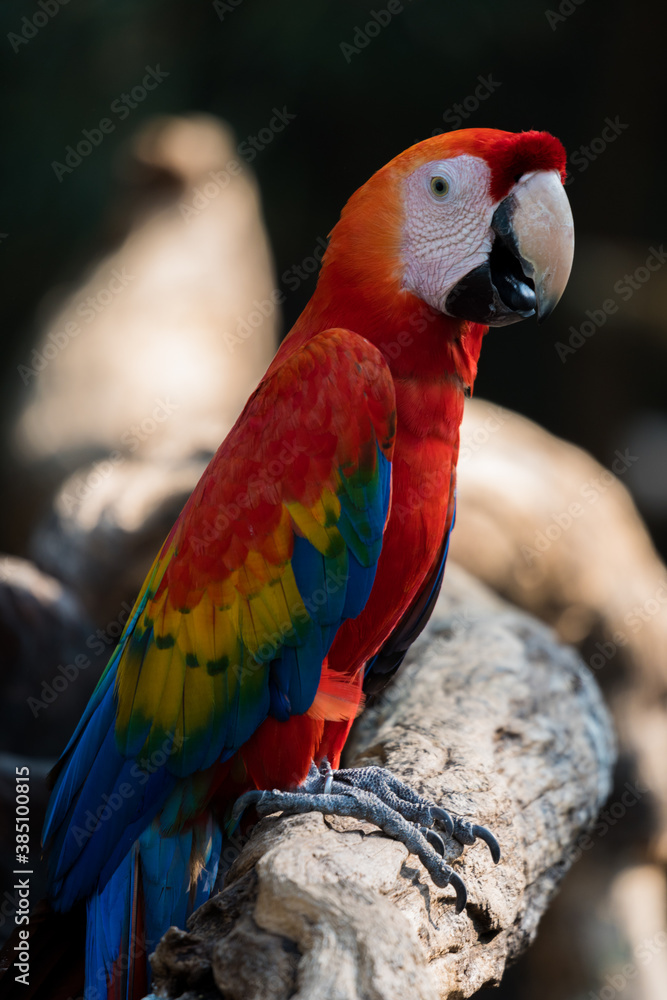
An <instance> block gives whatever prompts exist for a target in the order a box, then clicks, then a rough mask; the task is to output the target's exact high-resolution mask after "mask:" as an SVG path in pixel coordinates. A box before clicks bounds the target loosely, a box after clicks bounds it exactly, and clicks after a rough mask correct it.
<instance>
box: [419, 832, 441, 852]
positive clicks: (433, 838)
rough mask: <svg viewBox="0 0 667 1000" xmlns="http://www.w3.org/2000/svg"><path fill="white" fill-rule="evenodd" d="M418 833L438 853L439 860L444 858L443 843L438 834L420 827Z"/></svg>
mask: <svg viewBox="0 0 667 1000" xmlns="http://www.w3.org/2000/svg"><path fill="white" fill-rule="evenodd" d="M419 829H420V832H421V833H422V835H423V836H424V837H426V839H427V840H428V842H429V844H430V845H431V847H432V848H433V849H434V850H435V851H437V852H438V854H439V855H440V857H441V858H444V856H445V842H444V840H443V839H442V837H441V836H440V834H439V833H436V831H435V830H429V829H428V827H425V826H422V827H420V828H419Z"/></svg>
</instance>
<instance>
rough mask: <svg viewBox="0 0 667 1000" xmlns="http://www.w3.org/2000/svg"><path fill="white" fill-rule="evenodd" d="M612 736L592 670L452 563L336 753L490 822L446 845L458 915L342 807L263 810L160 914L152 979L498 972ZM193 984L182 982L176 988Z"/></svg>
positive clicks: (547, 887) (518, 945)
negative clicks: (215, 873)
mask: <svg viewBox="0 0 667 1000" xmlns="http://www.w3.org/2000/svg"><path fill="white" fill-rule="evenodd" d="M613 762H614V741H613V737H612V733H611V726H610V722H609V717H608V714H607V711H606V709H605V707H604V705H603V702H602V699H601V696H600V693H599V691H598V688H597V686H596V684H595V682H594V681H593V678H592V676H591V674H590V673H589V672H588V670H587V669H586V668H585V667H584V666H583V664H582V663H581V661H580V660H579V658H578V656H577V655H576V654H575V653H574V652H573V651H572V650H571V649H568V648H566V647H563V646H561V645H559V644H558V642H557V641H556V640H555V639H554V637H553V634H552V633H551V632H550V631H549V630H548V629H547V628H546V627H545V626H543V625H541V624H540V623H538V622H537V621H536V620H535V619H533V618H531V617H529V616H528V615H526V614H524V613H522V612H519V611H517V610H515V609H513V608H511V607H510V606H508V605H507V604H505V603H503V602H501V601H500V600H499V599H498V598H496V597H494V596H492V595H491V594H490V592H489V591H487V590H486V589H484V588H483V587H482V586H481V585H480V584H478V583H476V582H474V581H473V580H472V579H471V578H470V577H468V576H467V575H466V574H465V573H464V572H463V571H461V570H458V569H457V568H456V567H455V566H450V567H449V568H448V573H447V580H446V586H445V589H444V593H443V595H442V597H441V599H440V601H439V604H438V606H437V608H436V612H435V614H434V616H433V619H432V621H431V624H430V625H429V627H428V629H427V631H426V632H425V634H424V635H423V636H422V638H421V639H420V640H419V642H418V643H417V644H416V646H415V647H414V648H413V651H412V652H411V654H410V659H409V661H408V662H407V664H406V667H405V669H404V671H403V673H402V675H401V676H400V677H399V679H398V680H397V682H396V683H395V684H394V685H393V687H392V688H391V689H390V691H389V692H388V694H387V696H386V697H385V698H384V699H383V700H382V702H381V703H380V704H379V705H378V706H377V707H375V708H371V709H369V710H368V711H367V712H366V713H365V714H364V716H363V717H362V719H361V720H360V722H359V724H358V726H357V728H356V732H355V733H354V737H353V743H352V746H351V748H350V753H349V755H348V763H358V764H371V763H376V764H381V765H383V766H386V767H389V768H391V769H392V770H393V771H394V772H395V773H396V774H398V775H399V776H400V777H401V778H403V779H404V780H406V781H408V782H410V783H411V784H412V785H413V786H415V787H416V788H418V789H420V790H422V791H423V792H425V793H426V794H427V795H429V796H430V797H431V798H433V799H434V800H435V801H438V802H441V803H442V804H443V805H445V806H446V807H447V808H449V809H451V810H452V811H454V812H456V813H458V814H462V815H464V816H466V817H470V818H472V817H474V818H475V820H476V821H477V822H480V823H483V824H485V825H487V826H488V827H490V828H491V829H492V830H493V831H494V833H495V834H496V835H497V837H498V839H499V841H500V844H501V848H502V851H503V858H502V860H501V862H500V864H499V865H498V866H497V867H494V865H493V863H492V861H491V857H490V855H489V852H488V850H487V848H486V846H485V845H484V844H482V843H477V844H475V845H474V846H473V847H468V848H466V849H465V850H462V849H461V847H460V845H458V844H456V843H455V842H448V844H447V851H448V855H447V856H448V859H451V861H452V863H453V864H454V867H455V868H456V870H457V872H458V873H459V874H460V875H461V877H462V878H463V879H464V881H465V883H466V886H467V888H468V893H469V902H468V906H467V908H466V910H465V911H464V912H463V913H462V914H460V915H458V916H457V915H456V914H455V912H454V905H453V900H454V893H453V890H452V889H451V888H447V889H437V888H436V887H435V886H434V885H433V884H432V883H431V881H430V879H429V877H428V875H427V874H426V872H425V871H424V870H423V869H422V868H421V866H420V864H419V862H418V861H417V859H416V858H414V857H412V856H408V854H407V851H406V849H405V848H404V847H403V846H402V845H401V844H399V843H397V842H394V841H392V840H389V839H387V838H386V837H384V836H383V835H381V834H380V833H379V832H378V831H376V830H374V829H373V828H372V827H370V826H367V825H365V824H360V823H358V822H356V821H354V820H350V819H325V818H323V817H322V816H320V815H306V816H298V817H286V818H283V817H269V818H267V819H264V820H263V821H261V822H260V823H259V824H258V825H257V827H256V828H255V829H254V831H253V834H252V836H251V837H250V840H249V841H248V843H247V845H246V846H245V847H244V848H243V850H242V851H241V853H240V856H239V857H238V858H237V859H236V861H235V862H234V864H233V865H232V868H231V870H230V872H229V873H228V877H227V882H226V886H225V888H224V890H223V891H222V892H221V893H220V894H219V895H217V896H215V897H214V898H213V899H211V900H210V901H209V902H208V903H207V904H205V905H204V906H202V907H201V908H200V909H199V910H198V911H197V912H196V913H195V914H194V915H193V917H192V919H191V922H190V925H189V933H186V932H184V931H178V930H176V929H174V928H172V929H171V930H170V931H169V932H168V933H167V934H166V935H165V937H164V938H163V939H162V941H161V942H160V944H159V946H158V948H157V951H156V953H155V955H154V957H153V970H154V981H155V988H156V992H158V993H159V994H160V995H162V996H169V997H182V998H185V997H191V996H195V995H196V996H198V997H220V996H223V997H225V998H226V1000H255V998H256V1000H260V998H262V1000H283V998H287V997H292V996H294V997H297V998H298V1000H327V998H332V1000H333V998H334V997H335V998H336V1000H348V998H349V1000H353V998H358V997H363V998H369V1000H390V998H391V1000H408V998H409V1000H435V998H438V997H440V998H446V997H451V998H454V997H457V998H461V997H468V996H470V995H471V994H472V993H474V992H475V991H476V990H478V989H479V988H480V987H482V986H486V985H491V984H494V983H497V982H498V981H499V979H500V977H501V975H502V973H503V969H504V968H505V965H506V963H507V962H508V961H512V960H513V959H515V958H516V957H517V956H518V955H519V954H520V953H521V952H522V951H523V950H524V949H525V948H526V946H527V945H528V943H529V942H530V941H531V940H532V938H533V937H534V935H535V932H536V929H537V925H538V922H539V920H540V917H541V915H542V913H543V912H544V910H545V908H546V907H547V905H548V903H549V900H550V899H551V897H552V895H553V893H554V891H555V889H556V887H557V885H558V883H559V881H560V879H561V877H562V875H563V874H564V872H565V871H566V869H567V867H568V862H567V860H565V859H566V857H567V853H568V847H569V846H571V845H572V843H573V842H574V841H575V840H576V838H577V836H578V835H580V833H581V832H582V831H583V830H585V829H587V828H588V827H589V826H590V824H591V823H592V821H593V819H594V818H595V816H596V814H597V812H598V810H599V808H600V806H601V805H602V803H603V802H604V800H605V798H606V796H607V795H608V792H609V787H610V779H611V770H612V766H613ZM189 991H190V992H189Z"/></svg>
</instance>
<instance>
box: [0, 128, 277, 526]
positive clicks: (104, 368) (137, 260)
mask: <svg viewBox="0 0 667 1000" xmlns="http://www.w3.org/2000/svg"><path fill="white" fill-rule="evenodd" d="M122 172H123V176H124V178H125V188H124V190H123V194H122V196H121V197H120V201H121V203H122V208H121V209H120V210H119V215H121V216H122V217H123V218H126V219H129V220H130V222H129V231H128V232H127V235H126V236H125V239H124V240H123V242H122V245H120V246H119V247H118V248H117V249H116V250H115V251H114V252H112V253H109V254H108V255H107V256H106V257H105V258H104V259H102V260H99V261H97V262H96V263H95V264H94V265H93V266H92V267H91V270H90V273H89V274H88V276H87V277H86V278H85V280H84V281H83V283H82V284H81V285H79V286H77V287H76V288H73V289H67V290H64V289H59V290H57V291H55V292H54V293H53V295H52V296H51V297H50V300H49V301H46V302H44V303H43V307H42V317H43V319H42V326H43V331H44V332H43V334H42V336H41V337H40V339H39V342H38V343H37V345H36V347H35V349H34V351H33V352H32V354H31V355H30V357H29V358H26V363H25V364H24V365H23V366H22V367H21V368H20V369H19V374H20V375H21V377H22V379H23V381H24V383H25V385H26V398H25V402H24V404H23V406H22V408H21V412H20V414H19V415H18V418H17V421H16V425H15V429H14V434H13V441H12V445H13V449H12V451H13V463H14V470H15V475H14V479H15V480H17V479H19V480H20V486H15V487H14V490H15V498H14V508H15V509H14V514H15V520H16V525H17V529H16V530H19V532H20V531H21V526H22V530H23V532H25V531H26V530H29V527H30V524H31V521H32V519H34V517H35V514H36V511H38V510H39V509H40V507H41V508H42V509H43V507H44V506H45V505H46V504H47V503H48V498H49V496H50V495H51V494H52V493H53V491H54V490H55V489H56V488H57V486H58V484H59V483H61V482H62V480H63V479H64V478H65V477H67V476H68V475H71V474H72V473H73V472H74V471H75V470H76V469H79V468H81V467H82V466H85V465H88V464H89V463H91V462H92V461H95V460H106V459H109V458H111V460H115V461H121V460H127V459H129V458H138V457H140V458H147V457H149V456H150V458H151V460H156V459H157V458H158V457H160V458H165V457H166V458H168V459H169V461H173V460H175V459H177V458H178V459H183V458H190V457H191V456H193V455H196V454H198V453H199V452H207V453H208V452H211V451H213V450H215V449H216V448H217V446H218V444H219V443H220V441H221V440H222V439H223V437H224V436H225V434H226V432H227V431H228V430H229V427H230V426H231V424H232V422H233V421H234V419H235V418H236V416H237V414H238V412H239V411H240V409H241V407H242V406H243V404H244V403H245V401H246V398H247V396H248V394H249V392H250V391H251V389H252V388H253V386H254V385H255V383H256V382H257V381H258V379H259V378H260V377H261V375H262V374H263V372H264V370H265V368H266V366H267V364H268V362H269V360H270V358H271V357H272V355H273V353H274V350H275V346H276V331H277V327H278V321H279V315H278V310H277V307H276V304H275V301H274V299H272V291H273V290H274V284H275V282H274V276H273V269H272V263H271V258H270V251H269V247H268V243H267V239H266V235H265V232H264V228H263V224H262V220H261V214H260V206H259V197H258V192H257V187H256V184H255V181H254V179H253V177H252V174H251V172H250V170H249V169H248V168H247V166H246V165H245V164H244V163H243V161H242V159H241V158H240V157H239V156H238V154H237V152H236V149H235V145H234V140H233V137H232V136H231V134H230V132H229V131H228V129H227V128H226V127H225V126H223V125H222V123H220V122H219V121H218V120H216V119H214V118H212V117H208V116H204V115H196V116H191V117H189V118H186V117H183V118H161V119H157V120H155V121H153V122H151V123H150V124H149V125H148V126H146V127H145V128H144V129H143V130H142V131H141V132H140V133H139V134H138V135H137V136H136V137H135V139H134V142H133V144H132V146H131V148H130V150H129V154H128V160H127V161H126V162H125V164H124V167H123V171H122ZM122 228H125V229H127V225H125V224H123V226H122ZM56 299H58V300H59V301H58V302H56Z"/></svg>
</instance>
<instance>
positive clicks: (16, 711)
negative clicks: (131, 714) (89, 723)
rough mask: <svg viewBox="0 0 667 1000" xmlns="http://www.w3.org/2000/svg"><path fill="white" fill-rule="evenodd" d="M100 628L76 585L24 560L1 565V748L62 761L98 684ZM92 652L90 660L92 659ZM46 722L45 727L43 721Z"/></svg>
mask: <svg viewBox="0 0 667 1000" xmlns="http://www.w3.org/2000/svg"><path fill="white" fill-rule="evenodd" d="M92 631H93V628H92V625H91V623H90V620H89V618H88V616H87V615H86V613H85V611H84V609H83V607H82V606H81V604H80V603H79V601H78V600H77V598H76V597H75V595H74V594H73V593H72V591H71V590H69V588H67V587H65V586H63V584H62V583H60V582H59V581H58V580H54V579H53V578H52V577H49V576H46V575H45V574H44V573H41V572H40V571H39V570H37V569H36V568H35V567H34V566H32V565H31V564H30V563H29V562H26V561H25V560H23V559H14V558H11V557H3V558H2V560H0V664H1V674H2V698H1V699H0V733H1V734H2V737H1V743H0V745H1V746H2V747H3V748H4V749H10V748H11V751H12V753H14V754H29V755H30V756H33V757H48V756H56V755H57V754H58V753H60V751H61V750H62V749H63V745H62V740H63V735H62V734H63V733H66V732H70V731H71V730H72V729H73V728H74V726H75V725H76V723H77V721H78V719H79V716H80V714H81V712H82V711H83V708H84V706H85V704H86V702H87V700H88V696H89V694H90V692H91V691H92V688H93V687H94V686H95V683H96V681H97V677H96V676H95V675H94V671H90V670H88V669H87V668H88V667H89V666H90V663H89V662H88V663H87V664H86V666H83V665H82V664H83V659H79V660H78V661H77V656H78V657H84V658H85V659H89V656H90V649H89V647H87V646H86V642H87V640H88V638H89V636H90V635H91V633H92ZM86 650H88V655H86ZM36 719H39V724H37V723H36V722H35V720H36Z"/></svg>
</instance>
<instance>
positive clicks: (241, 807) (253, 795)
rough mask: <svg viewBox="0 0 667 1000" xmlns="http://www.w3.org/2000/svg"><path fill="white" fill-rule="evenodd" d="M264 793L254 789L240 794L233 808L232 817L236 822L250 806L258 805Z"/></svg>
mask: <svg viewBox="0 0 667 1000" xmlns="http://www.w3.org/2000/svg"><path fill="white" fill-rule="evenodd" d="M263 795H264V792H261V791H258V790H256V789H253V790H252V791H250V792H244V793H243V795H239V797H238V799H237V800H236V802H235V803H234V808H233V809H232V819H233V820H234V822H235V823H236V822H238V820H240V819H241V816H242V815H243V813H244V811H245V810H246V809H247V808H248V806H254V805H257V803H258V802H259V801H260V800H261V798H262V796H263Z"/></svg>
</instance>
